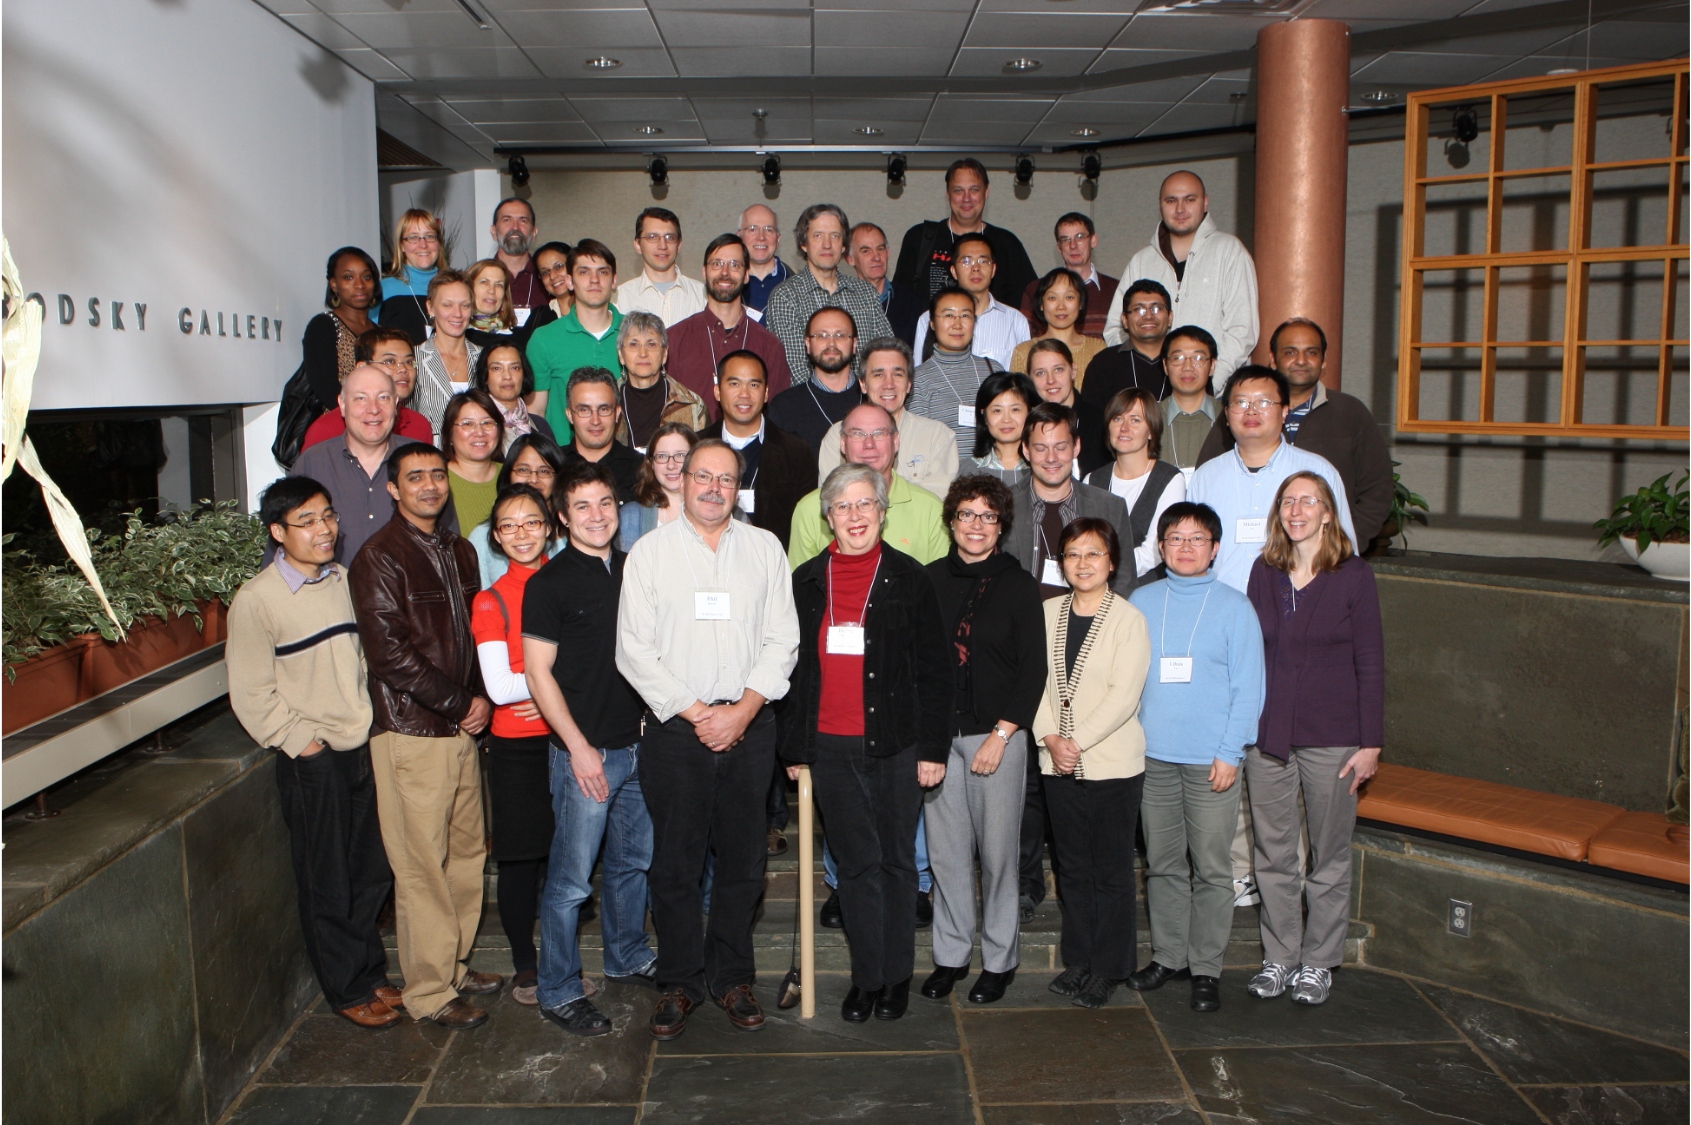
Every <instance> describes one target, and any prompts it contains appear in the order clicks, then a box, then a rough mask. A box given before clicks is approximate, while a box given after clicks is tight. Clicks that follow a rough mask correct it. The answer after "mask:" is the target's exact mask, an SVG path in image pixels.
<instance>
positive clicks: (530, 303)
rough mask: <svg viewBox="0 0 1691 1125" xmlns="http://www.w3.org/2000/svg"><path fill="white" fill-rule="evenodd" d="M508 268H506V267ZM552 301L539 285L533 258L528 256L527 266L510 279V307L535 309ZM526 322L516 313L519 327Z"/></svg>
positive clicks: (537, 271)
mask: <svg viewBox="0 0 1691 1125" xmlns="http://www.w3.org/2000/svg"><path fill="white" fill-rule="evenodd" d="M507 268H508V267H507ZM551 299H552V295H551V294H550V293H548V292H546V286H545V285H544V284H542V283H541V280H540V271H539V270H537V269H535V268H534V257H533V255H530V256H529V259H528V264H527V265H525V266H523V268H522V269H520V270H518V271H517V273H516V275H515V276H514V277H512V278H511V307H512V308H514V309H519V310H521V309H530V310H532V309H537V308H539V307H541V306H542V305H544V304H546V302H547V301H549V300H551ZM526 320H528V317H526V316H524V315H523V314H522V313H521V312H518V313H517V323H518V324H519V325H520V324H522V323H523V322H525V321H526Z"/></svg>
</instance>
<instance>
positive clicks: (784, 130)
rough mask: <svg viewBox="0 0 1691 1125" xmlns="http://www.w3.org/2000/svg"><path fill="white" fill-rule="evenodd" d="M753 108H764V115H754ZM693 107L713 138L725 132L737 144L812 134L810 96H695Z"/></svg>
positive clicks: (789, 138)
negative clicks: (767, 98)
mask: <svg viewBox="0 0 1691 1125" xmlns="http://www.w3.org/2000/svg"><path fill="white" fill-rule="evenodd" d="M754 109H761V110H763V112H764V116H763V117H762V118H757V117H754V116H752V110H754ZM693 110H694V112H695V113H696V114H697V115H698V118H699V122H700V123H701V124H702V125H704V127H705V132H706V133H709V134H710V137H711V139H712V140H713V141H714V140H717V139H718V135H719V134H725V133H732V134H733V135H734V137H735V138H736V140H735V143H737V144H749V143H753V142H756V141H758V140H762V139H765V138H768V137H783V138H786V139H788V140H791V139H792V138H794V137H801V138H807V137H809V135H810V101H809V99H808V98H799V99H788V98H772V99H769V100H766V101H752V100H747V99H741V98H694V99H693ZM760 128H761V130H762V136H761V137H760V136H759V130H760Z"/></svg>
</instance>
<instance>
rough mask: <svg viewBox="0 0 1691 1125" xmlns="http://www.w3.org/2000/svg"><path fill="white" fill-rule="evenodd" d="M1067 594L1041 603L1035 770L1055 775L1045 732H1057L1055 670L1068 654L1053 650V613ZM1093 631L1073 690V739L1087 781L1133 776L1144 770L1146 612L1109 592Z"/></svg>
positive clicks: (1059, 609)
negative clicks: (1043, 665) (1045, 655)
mask: <svg viewBox="0 0 1691 1125" xmlns="http://www.w3.org/2000/svg"><path fill="white" fill-rule="evenodd" d="M1068 601H1069V599H1068V598H1067V597H1061V598H1052V599H1051V600H1050V601H1048V602H1046V603H1045V636H1046V638H1047V643H1048V644H1050V646H1051V652H1050V659H1049V661H1048V666H1047V670H1046V673H1045V694H1044V695H1043V696H1042V697H1041V698H1040V700H1039V711H1038V712H1037V713H1036V714H1035V715H1034V719H1033V737H1034V741H1035V742H1037V743H1039V771H1040V772H1041V773H1045V774H1055V772H1056V771H1055V770H1053V769H1052V768H1051V751H1049V750H1048V749H1046V747H1045V736H1046V735H1048V734H1061V733H1062V731H1061V730H1059V729H1058V726H1057V711H1058V708H1059V707H1060V706H1061V704H1060V703H1059V702H1058V699H1057V669H1058V668H1059V667H1063V666H1065V664H1066V661H1067V654H1066V653H1063V652H1059V651H1057V622H1058V615H1059V614H1061V613H1066V612H1067V605H1068ZM1092 628H1093V629H1095V630H1098V635H1097V636H1096V637H1095V638H1094V639H1093V641H1092V651H1091V652H1090V653H1089V654H1088V655H1087V658H1086V664H1085V667H1083V668H1082V669H1081V676H1080V683H1079V685H1078V687H1077V689H1076V691H1075V696H1074V704H1073V709H1074V713H1075V729H1074V740H1075V741H1076V742H1077V743H1079V744H1080V750H1081V761H1082V763H1083V768H1084V770H1085V774H1086V780H1088V781H1106V780H1109V779H1111V778H1120V777H1137V776H1138V775H1139V774H1142V773H1144V772H1145V729H1144V728H1143V727H1141V726H1140V725H1139V696H1140V694H1141V692H1143V691H1144V689H1145V674H1146V672H1147V671H1148V670H1149V669H1150V667H1151V634H1150V630H1149V629H1148V628H1147V627H1146V625H1145V615H1144V614H1142V613H1140V612H1139V610H1138V609H1136V608H1135V607H1134V606H1132V605H1130V604H1128V600H1127V599H1126V598H1124V597H1122V596H1121V595H1119V594H1117V595H1114V597H1113V599H1112V601H1111V604H1110V607H1109V612H1108V613H1107V614H1100V615H1099V616H1098V617H1096V618H1094V619H1093V622H1092Z"/></svg>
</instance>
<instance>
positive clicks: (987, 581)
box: [927, 547, 1045, 734]
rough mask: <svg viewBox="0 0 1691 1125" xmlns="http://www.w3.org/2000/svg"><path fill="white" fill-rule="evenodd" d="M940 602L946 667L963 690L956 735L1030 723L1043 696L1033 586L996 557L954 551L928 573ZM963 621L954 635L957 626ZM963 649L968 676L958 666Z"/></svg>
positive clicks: (1040, 628)
mask: <svg viewBox="0 0 1691 1125" xmlns="http://www.w3.org/2000/svg"><path fill="white" fill-rule="evenodd" d="M927 571H928V576H929V577H930V578H931V579H932V580H933V584H934V591H935V592H936V593H937V594H938V596H939V608H940V617H941V619H942V620H943V621H944V622H945V628H946V637H947V640H948V642H949V643H951V645H952V650H953V651H952V662H953V666H954V667H958V670H959V676H958V678H959V680H960V681H961V682H966V683H967V685H968V690H967V691H966V692H959V693H958V694H957V695H956V696H955V699H956V704H955V707H956V715H955V722H956V730H957V732H958V733H960V734H985V733H986V732H988V731H990V730H991V729H992V726H993V724H994V723H996V722H998V721H1000V720H1008V721H1009V722H1012V723H1015V724H1016V725H1017V726H1018V727H1028V726H1031V725H1032V724H1033V716H1034V712H1035V711H1037V710H1038V709H1039V697H1040V695H1041V694H1042V693H1043V692H1044V691H1045V611H1044V609H1043V608H1042V606H1041V603H1040V598H1039V583H1038V582H1036V581H1034V579H1033V576H1032V575H1030V574H1029V573H1028V572H1027V571H1025V570H1023V569H1022V567H1021V564H1020V563H1018V562H1017V561H1016V560H1015V559H1014V558H1013V557H1012V556H1010V555H1007V554H1005V553H1004V552H1003V551H1002V550H1000V551H998V552H996V553H994V554H992V555H990V556H988V557H987V558H985V559H982V560H981V561H980V562H977V563H968V562H964V561H963V559H962V558H961V557H959V556H958V554H957V549H956V548H955V547H953V548H952V550H951V553H950V554H948V555H946V556H945V557H944V558H942V559H935V560H934V561H933V562H931V563H929V564H928V566H927ZM965 612H967V613H968V617H969V628H968V630H967V633H966V634H964V635H960V630H959V629H958V623H959V619H960V618H962V617H963V615H964V614H965ZM965 648H966V650H967V661H968V667H967V670H966V672H965V671H964V670H963V669H962V668H961V667H959V666H960V665H961V663H962V661H963V658H964V649H965Z"/></svg>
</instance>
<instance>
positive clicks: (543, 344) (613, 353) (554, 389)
mask: <svg viewBox="0 0 1691 1125" xmlns="http://www.w3.org/2000/svg"><path fill="white" fill-rule="evenodd" d="M621 328H622V313H620V312H618V311H617V308H616V306H615V305H612V306H611V326H610V328H609V329H608V330H607V331H606V332H605V335H604V336H603V337H602V338H600V339H594V338H593V333H591V332H589V331H587V329H585V328H583V327H582V326H581V320H580V319H579V318H578V317H577V316H576V315H575V310H574V309H573V308H572V309H571V310H570V311H569V315H567V316H562V317H559V318H558V319H557V320H554V321H553V322H552V323H550V324H547V325H543V326H541V327H540V328H538V329H536V330H535V333H534V335H532V336H530V337H529V338H528V352H527V355H528V365H529V367H530V368H531V369H532V370H533V371H534V389H535V390H537V391H545V392H546V421H547V423H548V424H549V425H550V426H551V427H552V432H553V433H554V434H557V435H558V444H559V445H568V444H569V443H570V437H571V435H572V434H573V433H574V431H573V430H572V429H571V428H570V412H569V403H568V402H567V401H565V399H564V387H565V385H566V384H568V383H569V381H570V375H571V374H572V373H573V372H574V371H575V369H576V368H578V367H603V368H604V369H605V370H606V371H609V372H610V373H611V374H613V375H616V376H617V378H619V379H620V378H621V377H622V376H621V375H620V374H619V373H620V372H621V371H622V364H621V362H620V361H619V360H618V359H617V332H618V331H619V330H620V329H621Z"/></svg>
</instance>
